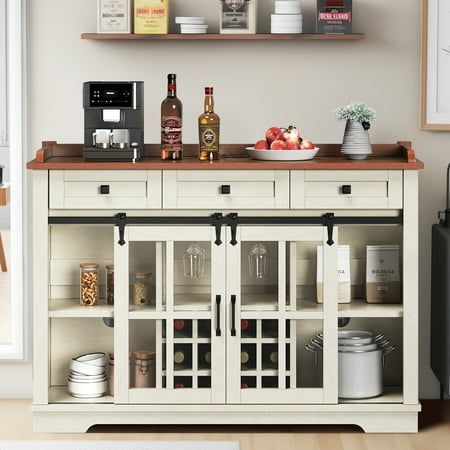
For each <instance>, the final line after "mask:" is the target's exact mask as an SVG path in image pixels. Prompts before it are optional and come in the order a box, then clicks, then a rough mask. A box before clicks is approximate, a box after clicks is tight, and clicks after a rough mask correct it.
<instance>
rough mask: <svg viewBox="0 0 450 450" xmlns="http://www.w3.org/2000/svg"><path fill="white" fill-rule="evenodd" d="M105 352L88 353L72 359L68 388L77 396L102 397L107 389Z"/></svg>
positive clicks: (71, 393) (73, 395)
mask: <svg viewBox="0 0 450 450" xmlns="http://www.w3.org/2000/svg"><path fill="white" fill-rule="evenodd" d="M105 366H106V357H105V354H104V353H88V354H86V355H81V356H77V357H76V358H73V359H72V361H70V375H69V379H68V382H67V388H68V391H69V393H70V395H72V397H76V398H86V399H87V398H97V397H102V396H103V395H105V393H106V389H107V377H106V373H105Z"/></svg>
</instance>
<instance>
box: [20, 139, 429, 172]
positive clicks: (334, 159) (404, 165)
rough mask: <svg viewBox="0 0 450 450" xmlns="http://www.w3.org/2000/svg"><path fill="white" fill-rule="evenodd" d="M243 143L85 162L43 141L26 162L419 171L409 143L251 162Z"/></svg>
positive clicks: (76, 166) (328, 147)
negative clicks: (205, 151) (201, 154)
mask: <svg viewBox="0 0 450 450" xmlns="http://www.w3.org/2000/svg"><path fill="white" fill-rule="evenodd" d="M248 146H249V145H247V144H242V145H237V144H227V145H223V146H221V153H222V154H223V156H222V159H221V160H220V161H212V162H203V161H199V160H198V158H197V157H196V154H197V146H196V145H193V144H188V145H185V146H184V152H185V155H186V156H185V159H184V160H183V161H162V160H161V159H160V158H159V156H158V155H159V145H155V144H150V145H146V146H145V150H144V155H145V156H144V158H143V159H142V160H141V161H138V162H136V163H132V162H112V161H105V162H86V161H84V159H83V156H82V154H83V145H82V144H58V143H56V142H43V143H42V148H41V149H39V150H38V151H37V152H36V159H34V160H32V161H30V162H29V163H28V164H27V168H28V169H32V170H420V169H423V168H424V164H423V163H422V162H421V161H419V160H417V159H416V157H415V152H414V150H413V149H412V146H411V143H410V142H406V141H401V142H398V143H397V144H375V145H373V150H374V153H373V155H372V156H371V157H370V158H368V159H367V160H365V161H351V160H348V159H346V158H345V157H343V156H342V155H341V154H340V147H341V146H340V144H317V146H318V147H320V151H319V153H318V156H316V157H315V158H314V159H313V160H311V161H298V162H296V161H255V160H253V159H250V158H248V157H247V156H246V151H245V147H248Z"/></svg>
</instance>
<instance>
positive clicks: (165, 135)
mask: <svg viewBox="0 0 450 450" xmlns="http://www.w3.org/2000/svg"><path fill="white" fill-rule="evenodd" d="M167 80H168V84H167V97H166V99H164V100H163V102H162V103H161V159H164V160H172V161H173V160H177V159H183V137H182V127H183V104H182V103H181V101H180V99H179V98H178V97H177V76H176V75H175V74H173V73H171V74H169V75H168V76H167Z"/></svg>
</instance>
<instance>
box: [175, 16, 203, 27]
mask: <svg viewBox="0 0 450 450" xmlns="http://www.w3.org/2000/svg"><path fill="white" fill-rule="evenodd" d="M175 23H177V24H180V25H181V24H183V25H205V24H206V17H175Z"/></svg>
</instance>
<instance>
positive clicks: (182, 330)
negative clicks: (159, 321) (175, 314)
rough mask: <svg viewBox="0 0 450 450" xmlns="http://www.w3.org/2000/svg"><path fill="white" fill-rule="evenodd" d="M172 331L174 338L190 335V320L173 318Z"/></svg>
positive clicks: (188, 336)
mask: <svg viewBox="0 0 450 450" xmlns="http://www.w3.org/2000/svg"><path fill="white" fill-rule="evenodd" d="M173 331H174V337H175V338H183V337H187V338H190V337H192V320H183V319H175V320H174V321H173Z"/></svg>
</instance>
